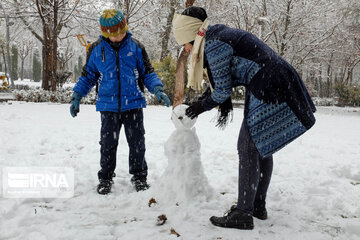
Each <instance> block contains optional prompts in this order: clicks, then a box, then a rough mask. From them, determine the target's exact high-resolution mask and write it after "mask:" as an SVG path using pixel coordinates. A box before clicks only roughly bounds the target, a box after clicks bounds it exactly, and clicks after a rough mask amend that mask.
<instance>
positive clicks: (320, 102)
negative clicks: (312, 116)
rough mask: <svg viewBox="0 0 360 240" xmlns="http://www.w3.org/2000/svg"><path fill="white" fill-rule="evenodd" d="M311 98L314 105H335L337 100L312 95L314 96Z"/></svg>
mask: <svg viewBox="0 0 360 240" xmlns="http://www.w3.org/2000/svg"><path fill="white" fill-rule="evenodd" d="M312 100H313V102H314V104H315V105H316V106H335V105H337V101H336V100H335V99H333V98H320V97H314V98H312Z"/></svg>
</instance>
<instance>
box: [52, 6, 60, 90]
mask: <svg viewBox="0 0 360 240" xmlns="http://www.w3.org/2000/svg"><path fill="white" fill-rule="evenodd" d="M58 11H59V2H58V1H54V19H53V29H52V34H51V35H52V58H53V61H52V74H53V76H52V78H51V90H52V91H53V92H54V91H56V85H57V84H56V82H57V62H58V61H57V48H58V45H57V38H58Z"/></svg>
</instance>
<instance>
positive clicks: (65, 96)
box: [13, 87, 96, 104]
mask: <svg viewBox="0 0 360 240" xmlns="http://www.w3.org/2000/svg"><path fill="white" fill-rule="evenodd" d="M13 94H14V95H15V98H16V100H18V101H26V102H54V103H70V101H71V96H72V94H73V90H72V88H70V87H68V88H58V90H56V92H52V91H46V90H43V89H40V88H31V89H29V90H14V91H13ZM95 101H96V93H95V90H92V91H91V92H90V93H89V95H88V96H86V97H85V98H83V99H82V100H81V103H82V104H95Z"/></svg>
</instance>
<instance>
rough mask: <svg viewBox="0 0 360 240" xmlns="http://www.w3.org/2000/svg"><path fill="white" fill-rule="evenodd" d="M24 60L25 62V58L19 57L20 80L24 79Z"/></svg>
mask: <svg viewBox="0 0 360 240" xmlns="http://www.w3.org/2000/svg"><path fill="white" fill-rule="evenodd" d="M24 62H25V59H24V58H21V70H20V79H21V81H23V80H24Z"/></svg>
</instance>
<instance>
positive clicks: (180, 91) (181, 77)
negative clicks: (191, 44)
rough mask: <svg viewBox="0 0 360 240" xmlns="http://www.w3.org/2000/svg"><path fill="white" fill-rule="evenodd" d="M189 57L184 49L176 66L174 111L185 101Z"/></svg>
mask: <svg viewBox="0 0 360 240" xmlns="http://www.w3.org/2000/svg"><path fill="white" fill-rule="evenodd" d="M188 57H189V53H187V52H186V51H185V50H184V49H183V50H182V51H181V53H180V57H179V59H178V61H177V64H176V75H175V89H174V100H173V109H174V108H175V107H176V106H177V105H180V104H182V103H183V101H184V91H185V76H186V64H187V59H188Z"/></svg>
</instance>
